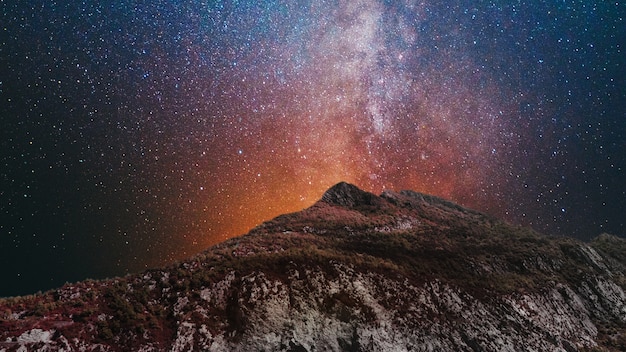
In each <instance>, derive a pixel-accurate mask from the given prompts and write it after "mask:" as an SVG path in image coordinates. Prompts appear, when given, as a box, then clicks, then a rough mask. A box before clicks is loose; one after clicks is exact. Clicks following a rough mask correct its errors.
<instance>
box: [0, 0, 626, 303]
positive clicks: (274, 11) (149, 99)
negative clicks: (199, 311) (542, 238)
mask: <svg viewBox="0 0 626 352" xmlns="http://www.w3.org/2000/svg"><path fill="white" fill-rule="evenodd" d="M0 9H1V10H2V11H1V18H0V122H1V124H0V278H1V282H0V296H6V295H16V294H26V293H33V292H36V291H38V290H45V289H49V288H52V287H55V286H60V285H62V284H63V283H65V282H66V281H70V282H71V281H77V280H82V279H85V278H103V277H107V276H112V275H123V274H125V273H128V272H137V271H140V270H143V269H144V268H149V267H155V266H159V265H164V264H167V263H171V262H172V261H175V260H180V259H183V258H186V257H189V256H191V255H193V254H195V253H197V252H199V251H201V250H203V249H205V248H207V247H208V246H210V245H211V244H215V243H218V242H220V241H223V240H225V239H227V238H230V237H233V236H236V235H240V234H243V233H246V232H247V231H248V230H249V229H250V228H252V227H254V226H255V225H257V224H259V223H260V222H262V221H264V220H268V219H270V218H272V217H274V216H276V215H279V214H282V213H285V212H292V211H297V210H300V209H302V208H305V207H307V206H310V205H311V204H313V202H315V201H316V200H317V199H319V198H320V197H321V195H322V193H323V192H324V191H325V190H326V189H327V188H328V187H330V186H332V185H333V184H335V183H337V182H339V181H347V182H350V183H353V184H355V185H358V186H359V187H360V188H362V189H365V190H367V191H371V192H375V193H380V192H381V191H382V190H383V189H393V190H400V189H412V190H416V191H419V192H424V193H430V194H434V195H438V196H441V197H445V198H448V199H451V200H453V201H456V202H458V203H460V204H462V205H465V206H467V207H471V208H474V209H478V210H481V211H484V212H487V213H489V214H491V215H493V216H496V217H501V218H504V219H506V220H508V221H510V222H512V223H515V224H520V225H528V226H532V227H533V228H534V229H536V230H538V231H541V232H544V233H547V234H552V235H559V236H574V237H577V238H581V239H589V238H592V237H594V236H596V235H598V234H600V233H602V232H608V233H612V234H615V235H619V236H626V226H625V221H626V220H625V219H626V216H625V209H626V177H625V176H626V175H625V173H624V169H625V168H626V21H625V20H624V17H625V16H626V2H623V1H604V0H602V1H577V0H575V1H538V0H537V1H523V0H522V1H469V0H467V1H412V0H403V1H383V0H352V1H348V0H345V1H344V0H334V1H332V0H329V1H306V0H299V1H291V0H274V1H243V0H241V1H238V0H230V1H218V0H213V1H187V2H179V1H172V0H145V1H111V2H96V1H82V2H81V1H65V2H57V1H11V0H9V1H0Z"/></svg>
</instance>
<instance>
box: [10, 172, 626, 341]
mask: <svg viewBox="0 0 626 352" xmlns="http://www.w3.org/2000/svg"><path fill="white" fill-rule="evenodd" d="M625 265H626V241H625V240H623V239H620V238H618V237H615V236H611V235H607V234H603V235H601V236H599V237H597V238H596V239H594V240H593V241H592V242H590V243H583V242H579V241H577V240H574V239H571V238H554V237H547V236H544V235H541V234H538V233H535V232H533V231H532V230H530V229H527V228H521V227H517V226H512V225H510V224H507V223H505V222H503V221H500V220H497V219H494V218H491V217H489V216H486V215H484V214H481V213H479V212H476V211H472V210H469V209H465V208H463V207H461V206H459V205H456V204H454V203H451V202H448V201H445V200H443V199H440V198H437V197H433V196H429V195H425V194H420V193H417V192H413V191H401V192H391V191H385V192H384V193H383V194H381V195H380V196H377V195H374V194H371V193H368V192H364V191H362V190H360V189H358V188H357V187H355V186H353V185H350V184H347V183H339V184H337V185H335V186H333V187H332V188H331V189H329V190H328V191H327V192H326V193H325V194H324V195H323V196H322V198H321V200H319V201H318V202H317V203H316V204H314V205H313V206H311V207H310V208H307V209H305V210H303V211H301V212H297V213H292V214H286V215H281V216H279V217H277V218H275V219H273V220H271V221H268V222H266V223H263V224H262V225H260V226H258V227H256V228H254V229H253V230H251V231H250V232H249V233H248V234H247V235H245V236H242V237H238V238H233V239H231V240H228V241H226V242H224V243H222V244H219V245H217V246H214V247H211V248H209V249H208V250H206V251H205V252H203V253H201V254H199V255H197V256H195V257H193V258H191V259H189V260H187V261H184V262H181V263H178V264H176V265H172V266H169V267H166V268H162V269H154V270H148V271H146V272H143V273H141V274H137V275H129V276H127V277H124V278H115V279H110V280H104V281H84V282H80V283H76V284H68V285H65V286H63V287H61V288H59V289H57V290H53V291H49V292H46V293H43V294H38V295H34V296H27V297H17V298H10V299H4V300H0V351H3V352H4V351H6V352H8V351H27V350H28V351H129V350H133V351H292V352H300V351H446V350H447V351H568V352H569V351H595V350H598V351H624V350H626V294H625V293H624V290H625V288H626V279H625V275H624V268H625Z"/></svg>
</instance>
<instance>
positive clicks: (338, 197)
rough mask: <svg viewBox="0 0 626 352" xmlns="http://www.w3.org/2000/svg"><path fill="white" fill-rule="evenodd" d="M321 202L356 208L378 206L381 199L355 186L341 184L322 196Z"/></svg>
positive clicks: (345, 183)
mask: <svg viewBox="0 0 626 352" xmlns="http://www.w3.org/2000/svg"><path fill="white" fill-rule="evenodd" d="M321 201H322V202H325V203H328V204H332V205H338V206H342V207H345V208H355V207H358V206H363V205H365V206H369V205H376V203H379V202H380V197H378V196H376V195H375V194H373V193H369V192H366V191H363V190H362V189H360V188H358V187H357V186H355V185H353V184H350V183H347V182H339V183H337V184H336V185H334V186H332V187H331V188H329V189H328V190H327V191H326V192H325V193H324V195H322V199H321Z"/></svg>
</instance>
